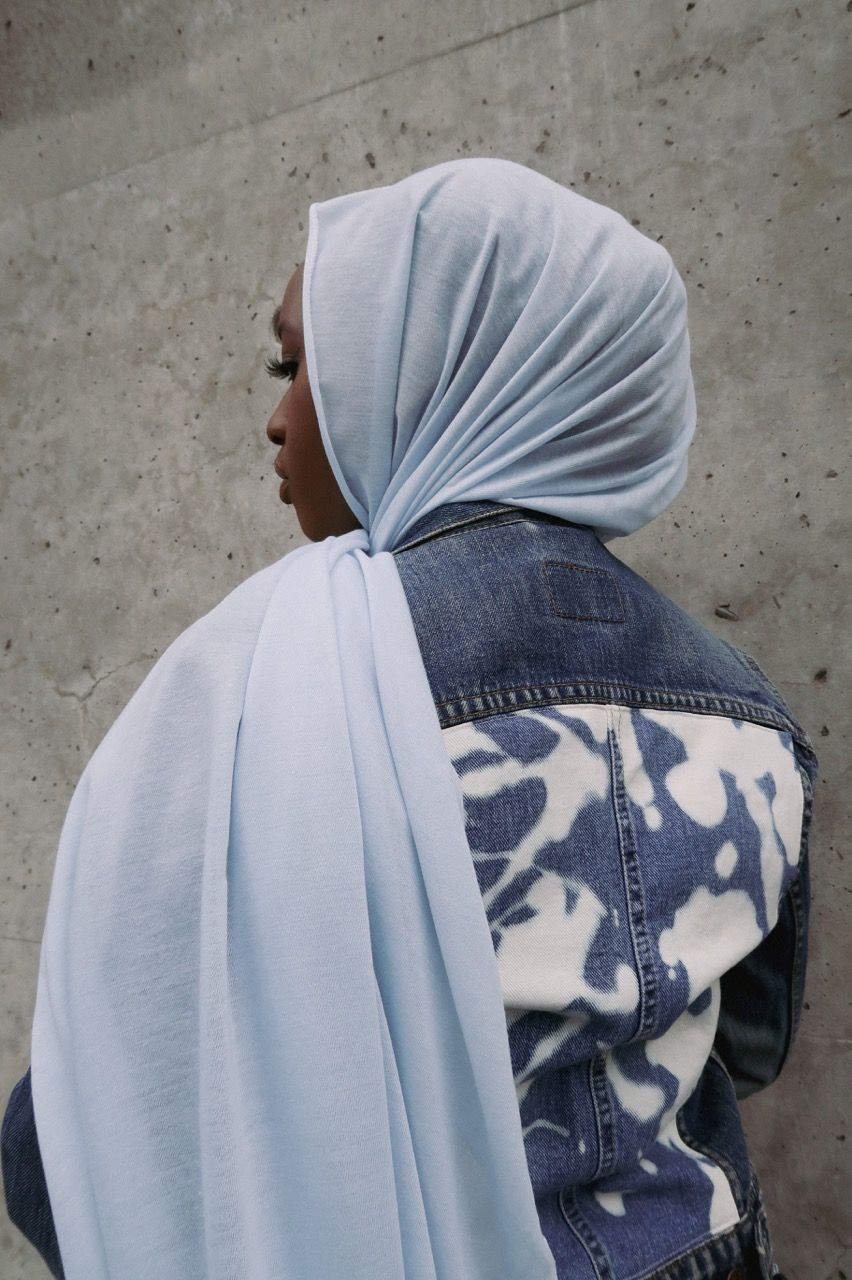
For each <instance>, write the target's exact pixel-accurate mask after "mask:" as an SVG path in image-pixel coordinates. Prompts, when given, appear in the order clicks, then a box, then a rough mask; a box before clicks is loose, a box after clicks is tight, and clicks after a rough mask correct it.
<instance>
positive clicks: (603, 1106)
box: [589, 1053, 616, 1178]
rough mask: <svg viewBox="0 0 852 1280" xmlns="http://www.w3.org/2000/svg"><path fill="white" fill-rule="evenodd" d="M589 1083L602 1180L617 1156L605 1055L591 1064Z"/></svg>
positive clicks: (601, 1055) (597, 1176)
mask: <svg viewBox="0 0 852 1280" xmlns="http://www.w3.org/2000/svg"><path fill="white" fill-rule="evenodd" d="M589 1083H590V1085H591V1088H592V1105H593V1106H594V1109H595V1119H596V1121H597V1125H598V1169H597V1173H596V1175H595V1177H596V1178H600V1177H603V1176H604V1175H606V1174H607V1173H610V1172H611V1171H612V1169H613V1167H614V1165H615V1155H616V1152H615V1125H614V1123H613V1107H612V1099H611V1097H610V1093H609V1081H608V1080H607V1077H606V1063H605V1061H604V1056H603V1054H600V1053H599V1054H598V1055H597V1056H596V1057H594V1058H592V1060H591V1062H590V1063H589Z"/></svg>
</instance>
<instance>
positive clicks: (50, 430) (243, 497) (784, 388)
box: [0, 0, 852, 1280]
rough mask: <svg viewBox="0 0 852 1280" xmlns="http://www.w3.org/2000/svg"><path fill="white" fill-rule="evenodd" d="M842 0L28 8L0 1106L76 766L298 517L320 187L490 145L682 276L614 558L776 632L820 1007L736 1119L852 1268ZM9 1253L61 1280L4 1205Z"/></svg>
mask: <svg viewBox="0 0 852 1280" xmlns="http://www.w3.org/2000/svg"><path fill="white" fill-rule="evenodd" d="M847 8H848V6H847V4H846V3H845V0H810V2H809V3H808V4H807V5H805V4H803V3H801V4H800V5H799V7H796V6H794V5H792V4H788V3H782V0H753V3H751V4H750V5H748V6H743V5H742V4H741V3H739V0H717V3H713V4H711V3H709V0H695V2H694V3H687V0H679V2H678V3H677V4H674V3H668V2H666V0H656V2H652V0H588V2H587V3H585V4H576V3H575V4H568V5H564V6H562V7H561V8H560V9H559V10H558V11H552V6H551V5H549V4H548V3H546V0H542V2H541V3H536V2H535V0H491V2H489V3H486V2H485V0H477V2H476V3H468V4H464V5H459V4H457V3H451V2H450V0H435V3H432V4H430V5H429V6H428V7H427V6H425V5H416V4H413V3H409V4H407V5H406V7H405V8H404V9H403V7H402V4H401V3H396V0H374V2H373V3H370V4H367V3H365V2H363V0H357V2H355V3H348V4H342V3H336V4H335V3H315V4H312V5H304V6H297V7H294V8H292V9H284V10H282V9H281V8H280V7H277V6H273V5H272V4H271V3H269V2H268V0H245V2H244V3H242V4H236V3H227V0H217V2H216V3H212V4H210V5H200V4H197V3H196V4H194V3H191V0H174V2H173V3H169V4H165V3H155V2H154V0H137V2H136V3H133V4H131V3H129V0H125V2H124V3H112V4H110V3H107V2H106V0H70V3H68V4H67V5H64V6H60V7H59V8H57V7H56V6H51V7H48V6H47V5H46V4H45V3H44V0H28V2H27V3H25V2H24V0H6V3H5V7H4V9H3V14H2V17H0V48H2V49H3V50H4V52H3V54H2V55H1V56H2V58H3V65H2V66H0V85H2V104H0V105H2V117H0V173H2V175H3V183H2V204H0V218H3V219H4V220H3V221H2V222H0V252H1V253H2V262H3V268H4V280H3V289H2V302H0V306H2V311H3V327H4V338H3V343H2V350H1V351H0V383H2V400H0V403H2V414H3V444H4V455H5V465H4V467H3V472H2V477H0V495H2V557H3V558H2V562H0V563H2V572H3V579H2V586H0V589H2V591H3V599H4V602H5V608H4V616H3V634H2V635H0V657H1V658H2V708H3V718H2V744H3V750H4V768H3V774H2V787H3V800H4V805H5V810H4V812H5V841H4V844H3V854H2V857H3V876H2V881H0V964H1V965H2V969H0V972H2V976H3V991H2V1000H3V1006H2V1007H3V1018H2V1022H0V1102H2V1105H3V1106H5V1100H6V1098H7V1097H8V1094H9V1092H10V1090H11V1088H12V1086H13V1085H14V1083H15V1082H16V1080H17V1079H18V1078H19V1077H20V1076H21V1075H22V1074H23V1072H24V1071H25V1069H26V1067H27V1065H28V1062H29V1058H30V1040H29V1036H30V1028H31V1022H32V1011H33V1006H34V1001H35V986H36V977H37V972H38V956H39V943H40V938H41V933H42V928H43V922H44V914H45V911H46V907H47V899H48V893H49V889H50V881H51V875H52V870H53V861H54V856H55V850H56V843H57V839H58V835H59V830H60V827H61V823H62V819H63V816H64V813H65V809H66V806H67V803H68V801H69V799H70V796H71V792H72V790H73V787H74V785H75V783H76V781H77V778H78V777H79V774H80V771H81V769H82V767H83V764H84V763H85V760H86V759H87V758H88V755H89V754H90V753H91V751H92V750H93V749H94V747H95V746H96V745H97V743H98V741H99V740H100V738H101V737H102V735H103V733H104V732H105V731H106V729H107V728H108V727H109V725H110V723H111V722H112V720H113V719H114V717H115V715H116V714H117V713H118V711H119V710H120V709H121V707H122V706H123V705H124V703H125V702H126V701H127V699H128V698H129V696H130V695H131V694H132V692H133V691H134V689H135V688H136V687H137V686H138V684H139V683H140V681H141V680H142V678H143V676H144V675H145V673H146V672H147V671H148V669H149V668H150V666H151V665H152V663H153V661H154V660H155V658H156V656H157V655H158V654H159V653H161V652H162V651H163V649H164V647H165V646H166V645H167V644H168V643H169V642H170V641H171V640H172V639H173V638H174V636H175V635H177V633H178V632H179V631H181V630H182V629H183V628H184V627H185V626H187V625H188V624H189V623H190V622H192V621H193V620H194V619H195V618H197V617H198V616H199V615H200V614H201V613H202V612H204V611H206V610H207V609H209V608H210V607H212V606H213V605H214V604H215V603H216V602H217V601H218V600H220V599H221V598H222V596H223V595H225V594H226V592H227V591H229V590H230V589H231V588H232V587H233V586H235V585H236V584H237V583H238V582H239V581H241V580H242V579H243V578H244V577H246V576H247V575H248V574H249V573H251V572H253V571H254V570H256V569H259V568H261V567H262V566H263V565H265V564H268V563H269V562H270V561H272V560H273V559H275V558H277V557H279V556H280V555H282V554H284V552H286V551H287V550H288V549H290V548H291V547H293V546H295V545H298V544H299V543H300V542H301V541H302V540H303V539H302V535H301V533H300V531H299V528H298V525H297V524H296V523H295V518H294V517H293V516H292V513H291V509H289V508H283V507H281V506H280V505H279V503H278V499H277V493H276V484H275V482H274V477H273V476H272V474H271V462H272V456H273V452H274V450H273V449H272V448H271V446H270V445H269V444H268V442H267V441H266V438H265V435H264V431H263V428H264V426H265V423H266V419H267V417H268V415H269V413H270V412H271V409H272V407H273V405H274V403H275V400H276V394H277V391H278V390H279V388H277V386H272V385H271V384H269V383H267V382H266V379H265V375H264V374H263V372H262V367H261V366H262V358H263V356H264V355H265V354H266V352H267V351H269V349H270V342H269V338H268V323H269V315H270V312H271V309H272V307H273V305H274V303H275V302H277V301H278V300H279V298H280V294H281V291H282V289H283V285H284V282H285V281H286V279H287V276H288V275H289V273H290V271H291V270H292V267H293V265H294V264H295V262H296V261H298V260H299V259H300V258H301V257H302V256H303V251H304V245H305V228H306V226H307V210H308V205H309V203H310V202H311V201H312V200H321V199H324V198H326V197H328V196H331V195H334V194H337V193H339V192H342V191H348V190H354V189H358V188H362V187H366V186H373V185H378V184H382V183H385V182H390V181H393V180H395V179H396V178H399V177H402V176H403V175H404V174H406V173H409V172H411V171H412V170H414V169H417V168H422V167H424V166H425V165H427V164H433V163H437V162H438V161H440V160H444V159H448V158H450V157H452V156H455V155H467V154H469V155H477V154H480V155H482V154H496V155H503V156H506V157H508V158H510V159H513V160H517V161H520V162H521V163H524V164H529V165H531V166H533V167H535V168H538V169H541V170H542V171H543V172H545V173H547V174H549V175H550V176H552V177H554V178H556V179H557V180H558V181H561V182H564V183H566V184H567V185H573V186H574V187H575V188H576V189H577V190H578V191H581V192H582V193H584V194H587V195H589V196H591V197H593V198H595V199H599V200H602V201H604V202H605V203H608V204H611V205H612V206H614V207H615V208H617V209H619V210H620V211H621V212H622V213H624V214H625V215H626V216H627V217H628V218H630V219H631V220H632V221H634V222H635V223H636V225H637V226H639V228H640V229H641V230H642V231H644V232H645V233H646V234H647V235H649V236H651V237H652V238H654V239H661V240H662V241H663V242H664V243H665V244H666V246H667V247H668V248H669V250H670V251H671V253H672V254H673V256H674V258H675V261H676V262H677V264H678V267H679V269H680V271H681V274H682V275H683V277H684V280H685V282H686V285H687V289H688V293H689V305H690V330H691V335H692V347H693V368H694V374H695V381H696V391H697V397H698V409H699V426H698V431H697V433H696V437H695V442H694V444H693V447H692V450H691V454H690V459H691V461H690V477H689V480H688V482H687V485H686V486H685V488H684V490H683V491H682V492H681V494H680V495H679V497H678V498H677V500H676V501H675V502H674V503H673V504H672V506H671V507H670V508H669V510H668V511H667V512H665V513H664V514H663V515H661V516H660V517H658V519H657V520H655V521H654V522H653V523H652V524H651V525H650V526H649V527H648V528H646V529H644V530H642V531H641V532H640V533H638V534H635V535H633V536H632V537H631V538H629V539H625V540H619V541H617V542H615V543H613V544H611V547H610V549H611V550H612V551H614V552H615V554H617V555H619V556H621V557H622V558H623V559H624V560H626V561H628V563H630V564H631V565H633V567H634V568H636V569H637V570H638V571H639V572H641V573H643V574H644V575H645V576H646V577H648V578H650V580H651V581H653V582H654V583H655V584H656V585H658V586H659V587H660V588H661V589H662V590H664V591H666V592H668V594H669V595H671V596H672V597H673V598H674V599H675V600H677V601H678V602H679V603H680V604H682V605H683V606H684V607H686V608H687V609H689V610H690V611H691V612H692V613H694V614H695V615H696V616H698V617H699V618H701V619H702V620H703V621H705V622H706V623H707V625H709V626H710V627H712V628H713V629H714V630H717V631H718V632H719V633H720V634H722V635H724V636H726V637H727V638H729V639H731V640H732V641H733V642H734V643H736V644H738V645H740V646H741V647H743V648H746V649H747V650H748V651H749V652H750V653H752V654H753V655H754V656H755V657H756V658H757V660H758V661H759V662H760V663H761V665H762V666H763V667H764V669H765V670H766V671H767V673H768V674H769V675H770V677H771V678H772V679H773V680H774V681H775V682H776V683H777V684H778V685H779V687H780V688H781V690H782V692H783V693H784V695H785V697H787V699H788V701H789V702H790V704H791V706H792V707H793V709H794V711H795V712H796V714H797V715H798V716H799V718H800V719H801V720H802V722H803V723H804V724H805V726H806V727H807V729H808V731H809V732H810V734H811V735H812V737H813V739H814V743H815V746H816V748H817V751H818V753H819V757H820V764H821V769H820V781H819V785H818V788H817V794H816V801H815V818H814V824H813V830H812V840H811V847H812V858H813V877H814V904H813V926H812V939H811V962H810V977H809V987H808V1004H807V1008H806V1011H805V1014H804V1017H803V1022H802V1027H801V1032H800V1036H799V1040H798V1042H797V1045H796V1047H795V1049H794V1051H793V1054H792V1057H791V1060H790V1062H789V1064H788V1067H787V1069H786V1070H785V1072H784V1075H783V1076H782V1078H781V1080H780V1081H779V1082H778V1083H777V1084H776V1085H775V1086H774V1087H773V1088H771V1089H770V1090H768V1091H767V1092H766V1093H764V1094H762V1095H759V1096H758V1097H756V1098H754V1099H752V1100H750V1101H749V1103H747V1104H746V1106H745V1108H744V1112H745V1116H746V1122H747V1125H748V1128H749V1133H750V1138H751V1144H752V1151H753V1158H754V1161H755V1164H756V1166H757V1168H758V1171H759V1172H760V1174H761V1175H762V1179H763V1182H764V1186H765V1190H766V1193H767V1199H768V1203H769V1211H770V1217H771V1225H772V1227H773V1235H774V1239H775V1244H776V1249H777V1253H778V1256H779V1260H780V1261H781V1263H782V1266H783V1268H784V1269H785V1270H786V1271H788V1272H789V1273H790V1274H791V1276H793V1277H799V1278H800V1280H828V1278H829V1277H831V1278H832V1280H835V1278H836V1280H839V1278H840V1277H842V1276H843V1275H844V1273H847V1274H848V1273H849V1272H850V1267H852V1179H850V1162H849V1150H848V1149H849V1146H850V1145H852V1142H850V1141H847V1140H846V1125H847V1117H848V1103H847V1099H848V1096H849V1092H850V1072H849V1061H850V1044H852V1026H850V1023H852V1018H850V1009H849V985H848V977H847V975H848V972H849V958H850V957H849V951H850V947H849V941H848V931H847V930H846V929H845V928H844V917H843V912H844V908H846V907H847V904H848V900H849V889H850V881H849V872H848V860H847V861H844V859H845V858H846V854H847V848H846V845H847V833H848V831H849V829H850V825H849V824H850V812H849V811H850V801H849V797H850V794H852V786H850V777H849V747H848V734H849V727H848V720H847V719H845V718H844V712H845V707H844V702H848V690H849V674H850V673H849V636H850V618H849V597H850V593H849V577H850V574H849V540H848V515H849V501H848V491H849V458H848V452H849V425H848V403H849V402H848V395H846V394H844V393H845V388H846V385H847V382H845V381H844V378H847V379H848V348H849V335H848V323H844V322H847V321H848V315H849V301H848V298H849V294H848V283H845V282H844V281H843V273H844V268H846V269H847V280H848V267H849V252H848V249H847V245H848V242H849V216H850V214H849V204H848V173H849V159H850V149H849V141H848V138H849V130H850V123H852V116H850V115H849V114H848V109H849V107H850V102H849V100H848V97H844V92H846V93H847V94H848V88H847V87H846V86H844V82H843V79H842V74H841V71H842V67H843V65H844V46H845V44H846V41H847V40H848V28H849V25H850V23H852V14H850V13H848V12H847ZM844 535H846V536H845V537H844ZM723 605H725V606H727V607H728V610H729V611H731V612H733V614H734V615H736V616H735V617H721V616H719V615H717V614H716V612H715V610H716V608H717V607H719V606H723ZM0 1272H2V1275H3V1276H4V1277H7V1278H8V1280H24V1278H27V1280H29V1278H30V1277H37V1276H43V1275H45V1274H46V1269H45V1268H44V1266H43V1264H42V1263H41V1261H40V1259H39V1258H38V1256H37V1255H36V1254H35V1252H34V1251H33V1250H32V1249H31V1248H30V1246H29V1245H28V1244H27V1243H26V1242H25V1241H24V1240H23V1238H22V1237H21V1236H20V1234H19V1233H18V1232H17V1231H16V1230H15V1228H14V1227H12V1226H11V1224H9V1222H8V1220H7V1219H5V1217H3V1218H2V1220H0Z"/></svg>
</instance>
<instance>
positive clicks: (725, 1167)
mask: <svg viewBox="0 0 852 1280" xmlns="http://www.w3.org/2000/svg"><path fill="white" fill-rule="evenodd" d="M707 1062H708V1063H709V1062H713V1063H715V1065H716V1066H717V1067H718V1068H719V1070H720V1071H721V1072H722V1074H723V1075H724V1077H725V1079H726V1080H727V1081H728V1084H729V1085H730V1088H731V1093H732V1094H733V1096H734V1097H736V1090H735V1089H734V1082H733V1080H732V1079H731V1075H730V1072H729V1071H728V1068H727V1067H726V1066H725V1064H724V1062H723V1061H722V1059H721V1058H720V1057H719V1054H718V1053H717V1052H716V1050H715V1049H711V1050H710V1056H709V1057H708V1059H707ZM705 1066H706V1064H705ZM676 1120H677V1130H678V1133H679V1134H680V1136H681V1137H682V1138H683V1140H684V1142H685V1143H686V1144H687V1145H688V1146H690V1147H692V1149H693V1151H699V1152H700V1153H701V1155H703V1156H706V1157H707V1159H708V1160H710V1161H712V1163H713V1164H715V1165H718V1167H719V1168H720V1169H721V1170H722V1172H723V1173H724V1175H725V1177H726V1178H727V1179H728V1184H729V1186H730V1188H731V1195H732V1196H733V1197H734V1204H735V1205H736V1206H737V1213H738V1214H739V1215H740V1217H741V1218H742V1215H743V1214H744V1213H745V1211H746V1207H747V1188H744V1187H742V1186H741V1184H740V1180H739V1178H738V1177H737V1171H736V1169H735V1168H734V1166H733V1165H732V1164H731V1162H730V1160H729V1159H728V1157H727V1156H726V1155H725V1154H724V1152H721V1151H717V1150H716V1149H715V1148H714V1147H708V1146H706V1145H705V1144H704V1143H703V1142H699V1140H698V1139H697V1138H696V1137H694V1136H693V1134H692V1131H691V1130H690V1129H689V1127H688V1125H687V1122H686V1117H685V1116H684V1114H683V1108H681V1110H680V1111H678V1113H677V1117H676Z"/></svg>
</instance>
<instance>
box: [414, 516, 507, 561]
mask: <svg viewBox="0 0 852 1280" xmlns="http://www.w3.org/2000/svg"><path fill="white" fill-rule="evenodd" d="M517 509H518V508H517V507H501V509H500V510H499V511H479V512H477V513H476V515H472V516H465V517H464V518H463V519H461V520H454V521H453V522H452V524H443V525H441V527H440V528H438V529H430V530H429V532H428V533H423V534H419V535H418V536H417V537H416V538H414V539H412V541H411V542H403V544H402V546H399V547H392V548H391V553H392V555H395V556H397V555H401V554H402V552H403V551H410V550H411V548H412V547H419V546H420V545H421V543H423V542H429V541H430V540H431V539H432V538H440V537H442V536H443V535H444V534H445V533H447V534H448V533H449V532H450V531H451V530H452V529H461V528H464V526H466V525H470V524H482V523H483V521H485V520H495V521H496V517H497V516H501V515H506V514H507V513H508V512H510V511H517ZM524 519H525V517H524V516H516V517H515V518H514V519H512V520H501V521H499V523H500V524H519V523H521V522H523V520H524Z"/></svg>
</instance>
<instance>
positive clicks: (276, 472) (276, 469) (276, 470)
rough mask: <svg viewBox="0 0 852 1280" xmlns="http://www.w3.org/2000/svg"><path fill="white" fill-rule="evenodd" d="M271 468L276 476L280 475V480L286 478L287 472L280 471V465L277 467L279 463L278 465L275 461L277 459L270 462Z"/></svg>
mask: <svg viewBox="0 0 852 1280" xmlns="http://www.w3.org/2000/svg"><path fill="white" fill-rule="evenodd" d="M272 470H273V471H274V472H275V474H276V475H277V476H280V477H281V479H282V480H286V479H287V474H286V472H284V471H282V470H281V468H280V467H279V465H278V461H277V460H276V461H275V462H273V464H272Z"/></svg>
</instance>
